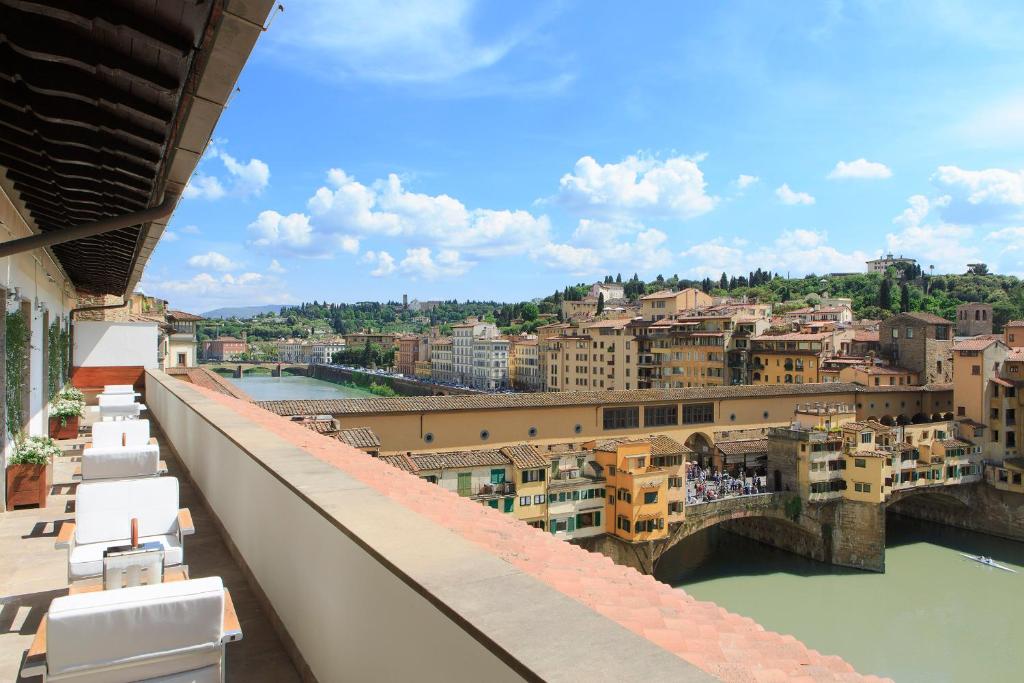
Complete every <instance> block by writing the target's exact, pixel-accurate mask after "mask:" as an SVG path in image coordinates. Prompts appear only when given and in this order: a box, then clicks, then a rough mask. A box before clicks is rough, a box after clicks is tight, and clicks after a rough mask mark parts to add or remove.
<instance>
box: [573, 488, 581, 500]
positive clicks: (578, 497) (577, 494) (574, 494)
mask: <svg viewBox="0 0 1024 683" xmlns="http://www.w3.org/2000/svg"><path fill="white" fill-rule="evenodd" d="M572 499H573V500H579V499H580V492H579V490H576V491H573V492H572Z"/></svg>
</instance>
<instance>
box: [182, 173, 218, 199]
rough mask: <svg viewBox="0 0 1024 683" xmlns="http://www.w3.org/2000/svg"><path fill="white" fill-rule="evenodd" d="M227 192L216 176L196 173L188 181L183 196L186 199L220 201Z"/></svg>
mask: <svg viewBox="0 0 1024 683" xmlns="http://www.w3.org/2000/svg"><path fill="white" fill-rule="evenodd" d="M225 194H227V192H226V191H225V189H224V186H223V185H221V184H220V181H219V180H217V178H215V177H214V176H210V175H203V174H201V173H196V174H195V175H194V176H192V178H191V179H190V180H189V181H188V185H186V186H185V190H184V191H183V192H182V196H183V197H185V199H211V200H212V199H220V198H221V197H223V196H224V195H225Z"/></svg>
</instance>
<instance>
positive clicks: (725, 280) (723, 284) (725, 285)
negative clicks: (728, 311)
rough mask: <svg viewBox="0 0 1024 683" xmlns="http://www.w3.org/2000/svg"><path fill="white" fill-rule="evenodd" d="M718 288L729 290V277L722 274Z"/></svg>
mask: <svg viewBox="0 0 1024 683" xmlns="http://www.w3.org/2000/svg"><path fill="white" fill-rule="evenodd" d="M718 286H719V287H721V288H722V289H729V277H728V276H727V275H726V274H725V273H722V279H720V280H719V281H718Z"/></svg>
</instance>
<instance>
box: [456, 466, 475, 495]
mask: <svg viewBox="0 0 1024 683" xmlns="http://www.w3.org/2000/svg"><path fill="white" fill-rule="evenodd" d="M472 488H473V473H472V472H459V495H460V496H468V495H470V493H471V490H472Z"/></svg>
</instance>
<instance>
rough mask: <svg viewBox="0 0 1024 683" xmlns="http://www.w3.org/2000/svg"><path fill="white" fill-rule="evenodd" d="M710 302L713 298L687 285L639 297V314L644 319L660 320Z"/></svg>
mask: <svg viewBox="0 0 1024 683" xmlns="http://www.w3.org/2000/svg"><path fill="white" fill-rule="evenodd" d="M712 303H713V299H712V298H711V297H710V296H709V295H707V294H705V293H704V292H702V291H700V290H699V289H693V288H692V287H688V288H686V289H681V290H679V291H678V292H673V291H671V290H668V289H666V290H662V291H660V292H655V293H653V294H648V295H647V296H642V297H640V315H641V316H642V317H643V319H644V320H651V321H654V320H661V319H662V318H668V317H671V316H673V315H675V314H677V313H679V312H681V311H687V310H692V309H699V308H707V307H708V306H711V304H712Z"/></svg>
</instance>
